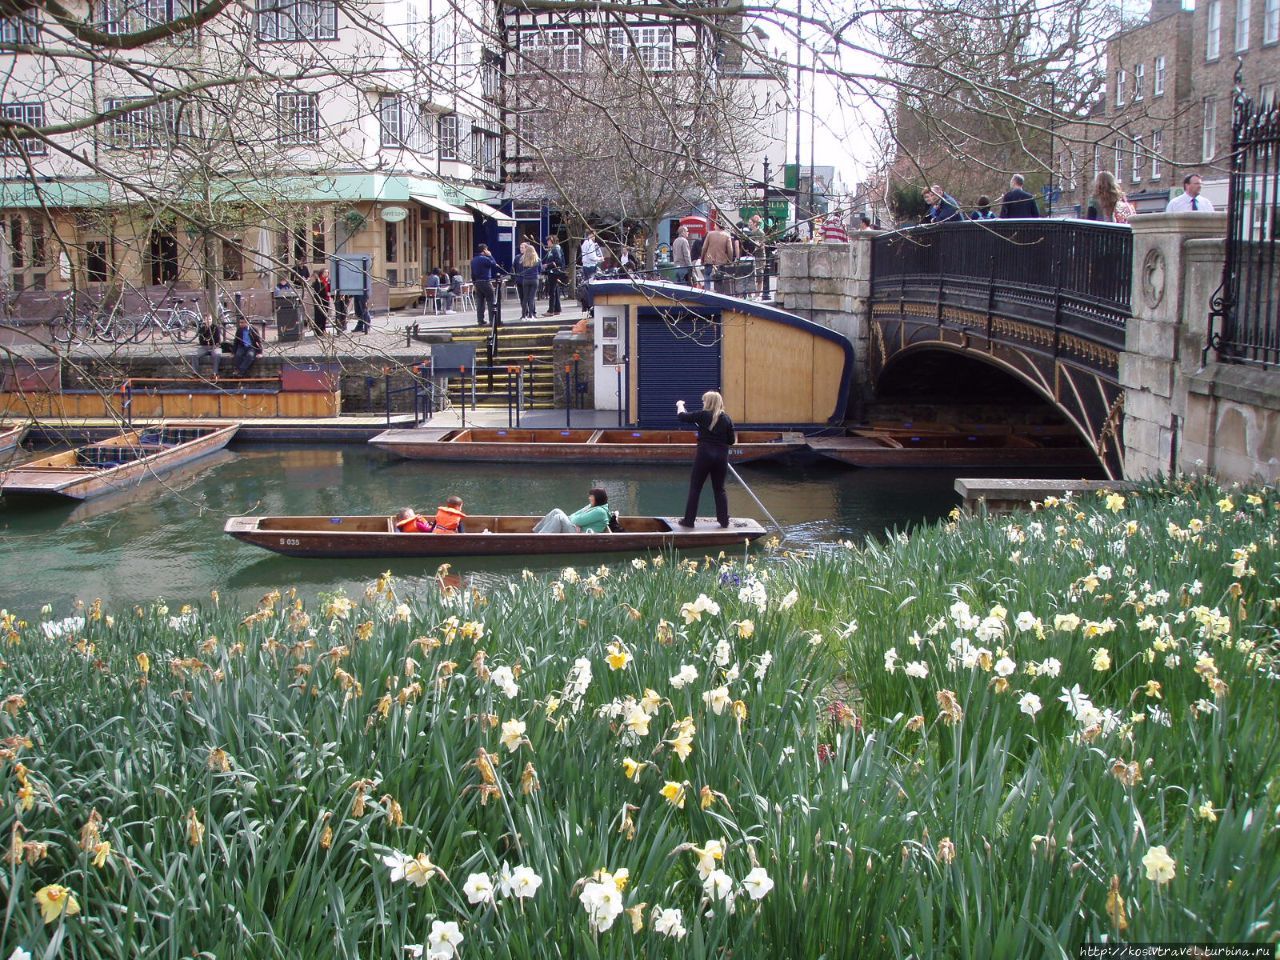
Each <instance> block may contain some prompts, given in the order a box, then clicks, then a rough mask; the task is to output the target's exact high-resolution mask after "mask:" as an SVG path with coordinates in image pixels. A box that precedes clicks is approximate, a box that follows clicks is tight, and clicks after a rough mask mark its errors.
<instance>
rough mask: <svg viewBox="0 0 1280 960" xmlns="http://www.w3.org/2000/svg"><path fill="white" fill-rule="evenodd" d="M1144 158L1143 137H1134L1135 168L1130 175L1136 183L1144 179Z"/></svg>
mask: <svg viewBox="0 0 1280 960" xmlns="http://www.w3.org/2000/svg"><path fill="white" fill-rule="evenodd" d="M1142 160H1143V153H1142V138H1141V137H1134V138H1133V170H1132V172H1131V176H1130V179H1131V180H1133V182H1134V183H1137V182H1138V181H1139V180H1141V179H1142Z"/></svg>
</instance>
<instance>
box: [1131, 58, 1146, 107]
mask: <svg viewBox="0 0 1280 960" xmlns="http://www.w3.org/2000/svg"><path fill="white" fill-rule="evenodd" d="M1146 76H1147V65H1146V64H1145V63H1140V64H1138V65H1137V66H1136V67H1134V68H1133V102H1134V103H1137V102H1138V101H1139V100H1141V99H1142V81H1143V80H1144V79H1145V78H1146Z"/></svg>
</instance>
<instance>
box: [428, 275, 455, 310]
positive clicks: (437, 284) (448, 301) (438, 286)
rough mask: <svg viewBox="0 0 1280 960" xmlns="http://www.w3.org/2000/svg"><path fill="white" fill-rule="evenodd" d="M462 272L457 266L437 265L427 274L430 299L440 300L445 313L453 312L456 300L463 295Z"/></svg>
mask: <svg viewBox="0 0 1280 960" xmlns="http://www.w3.org/2000/svg"><path fill="white" fill-rule="evenodd" d="M462 283H463V281H462V272H461V271H460V270H459V269H458V268H457V267H449V268H446V267H436V268H435V269H434V270H432V271H431V272H430V273H428V274H427V279H426V290H425V291H424V292H425V293H426V295H427V299H429V300H438V301H439V302H440V305H441V308H442V309H443V312H444V313H453V304H454V301H455V300H457V299H458V298H459V297H461V296H462Z"/></svg>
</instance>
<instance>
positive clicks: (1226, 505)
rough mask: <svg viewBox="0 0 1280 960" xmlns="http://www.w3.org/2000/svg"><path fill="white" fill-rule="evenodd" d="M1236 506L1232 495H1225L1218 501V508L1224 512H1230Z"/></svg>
mask: <svg viewBox="0 0 1280 960" xmlns="http://www.w3.org/2000/svg"><path fill="white" fill-rule="evenodd" d="M1235 508H1236V505H1235V504H1234V503H1233V502H1232V501H1231V498H1230V497H1223V498H1222V499H1221V500H1219V501H1218V510H1220V511H1221V512H1222V513H1230V512H1231V511H1232V510H1234V509H1235Z"/></svg>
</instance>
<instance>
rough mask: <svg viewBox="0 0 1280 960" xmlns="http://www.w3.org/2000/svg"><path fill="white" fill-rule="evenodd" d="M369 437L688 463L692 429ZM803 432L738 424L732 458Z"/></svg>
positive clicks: (432, 448)
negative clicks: (747, 426)
mask: <svg viewBox="0 0 1280 960" xmlns="http://www.w3.org/2000/svg"><path fill="white" fill-rule="evenodd" d="M369 443H371V444H372V445H373V446H375V447H378V448H379V449H382V450H386V451H388V452H389V453H394V454H396V455H397V456H401V457H405V458H406V459H409V460H488V461H499V462H506V461H520V462H522V463H528V462H531V461H546V462H554V463H692V462H693V455H694V453H695V451H696V450H697V442H696V435H695V434H694V432H693V431H692V430H624V429H617V430H570V429H566V430H556V429H548V428H539V429H519V428H511V429H498V428H492V427H490V428H469V429H466V430H440V429H435V428H427V429H419V430H384V431H383V432H382V433H380V434H378V435H377V436H376V437H373V438H372V439H371V440H370V441H369ZM804 446H805V442H804V437H803V436H802V435H800V434H799V433H790V432H786V431H781V430H739V431H738V442H737V443H735V444H734V445H733V446H732V447H730V448H729V459H730V460H731V461H732V462H734V463H749V462H751V461H753V460H764V459H767V458H769V457H781V456H785V455H786V454H788V453H794V452H796V451H798V450H803V449H804Z"/></svg>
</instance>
